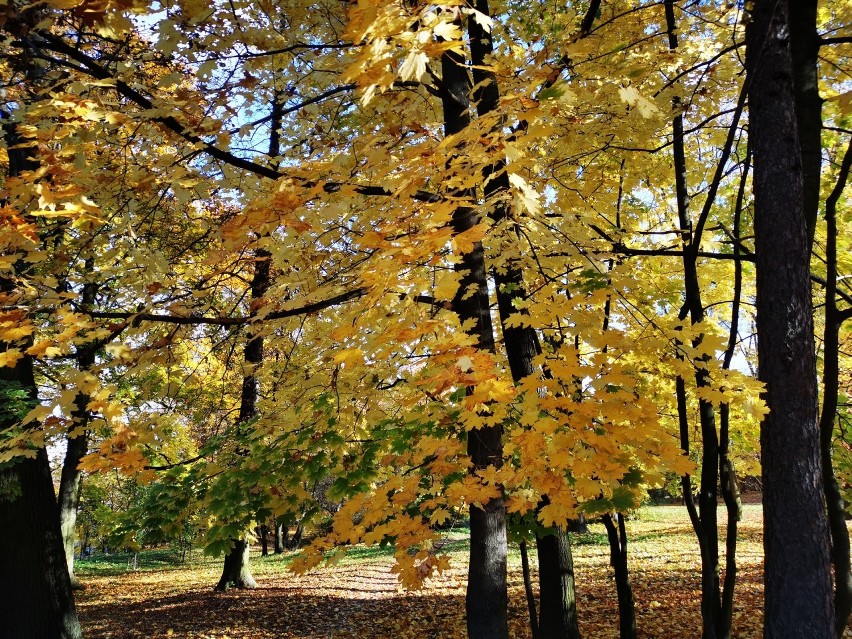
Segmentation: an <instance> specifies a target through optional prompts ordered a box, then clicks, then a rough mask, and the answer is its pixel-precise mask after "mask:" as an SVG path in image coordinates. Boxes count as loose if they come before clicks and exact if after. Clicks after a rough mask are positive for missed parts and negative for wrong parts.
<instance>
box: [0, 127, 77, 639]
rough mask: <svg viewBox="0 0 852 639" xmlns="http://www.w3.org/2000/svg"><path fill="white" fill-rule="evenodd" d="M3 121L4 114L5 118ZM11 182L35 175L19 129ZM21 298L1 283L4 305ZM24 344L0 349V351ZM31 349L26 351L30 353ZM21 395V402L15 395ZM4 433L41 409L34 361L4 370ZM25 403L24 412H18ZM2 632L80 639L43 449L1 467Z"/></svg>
mask: <svg viewBox="0 0 852 639" xmlns="http://www.w3.org/2000/svg"><path fill="white" fill-rule="evenodd" d="M0 115H2V116H3V118H5V117H6V116H7V114H6V113H4V112H0ZM3 135H4V138H5V141H6V148H7V149H8V155H9V175H10V176H11V177H15V176H17V175H18V174H19V173H20V172H21V171H27V170H33V169H35V168H36V163H35V161H34V160H33V159H32V158H30V157H29V156H28V154H27V152H26V150H25V149H22V148H14V147H15V146H16V145H18V144H19V143H20V142H21V140H20V139H19V137H18V135H17V131H16V130H15V127H14V125H12V124H6V123H5V122H4V124H3ZM14 295H15V287H14V283H13V282H12V281H11V280H10V279H6V278H0V306H2V307H5V306H7V305H8V304H9V299H8V298H9V296H14ZM20 346H21V345H20V344H15V345H11V344H7V343H0V351H6V350H7V349H9V348H12V347H20ZM25 348H26V347H24V350H25ZM10 393H11V394H13V395H14V394H18V393H20V394H23V395H24V397H19V398H17V399H15V398H13V397H10V395H9V394H10ZM0 394H2V398H0V432H3V431H6V430H8V429H11V428H14V427H15V426H16V424H17V423H18V422H19V420H20V419H21V418H22V417H23V416H24V414H25V413H26V412H27V410H28V409H30V408H32V407H33V406H35V405H36V404H37V402H38V391H37V389H36V384H35V377H34V374H33V362H32V359H31V358H30V357H29V356H24V357H22V358H21V359H20V360H18V363H17V364H16V365H15V366H14V367H3V368H0ZM19 402H20V405H16V404H18V403H19ZM0 522H2V525H0V620H2V621H0V628H2V630H0V632H2V633H5V636H8V637H15V639H79V637H81V636H82V632H81V630H80V623H79V621H78V619H77V611H76V609H75V607H74V598H73V595H72V592H71V581H70V579H69V577H68V568H67V564H66V562H65V554H64V551H63V544H62V534H61V532H60V530H59V513H58V508H57V504H56V495H55V493H54V490H53V479H52V477H51V474H50V464H49V462H48V459H47V452H46V451H45V449H44V448H39V449H38V450H37V451H36V455H35V457H32V458H24V457H19V458H16V459H14V460H13V461H11V462H7V463H6V464H3V465H2V466H0Z"/></svg>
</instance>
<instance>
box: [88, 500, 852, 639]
mask: <svg viewBox="0 0 852 639" xmlns="http://www.w3.org/2000/svg"><path fill="white" fill-rule="evenodd" d="M722 514H723V511H721V510H720V515H722ZM743 515H744V516H743V521H742V522H741V523H740V535H739V537H740V539H739V547H738V553H737V555H738V564H739V566H738V573H739V578H738V582H737V588H736V599H735V611H734V617H735V621H734V636H735V637H739V638H744V639H758V638H759V637H761V628H762V622H763V618H762V593H763V586H762V583H761V579H762V575H761V562H762V557H763V553H762V549H761V545H760V544H761V510H760V506H758V505H746V506H745V507H744V513H743ZM590 528H591V534H590V535H588V536H574V537H573V539H574V558H575V572H576V580H577V599H578V612H579V617H580V630H581V632H582V635H583V637H585V638H587V639H616V638H617V637H618V616H617V615H618V612H617V610H618V609H617V600H616V594H615V586H614V583H613V580H612V571H611V569H610V567H609V548H608V547H607V546H606V545H603V544H602V543H601V539H604V538H605V532H604V528H603V526H602V525H601V524H592V525H591V527H590ZM627 531H628V544H629V545H628V550H629V558H630V568H631V579H632V584H633V589H634V595H635V598H636V610H637V627H638V630H639V636H640V637H643V638H645V639H693V638H694V637H696V636H699V635H700V614H699V607H698V606H699V604H698V602H699V596H700V590H699V589H700V573H699V565H698V563H697V562H698V548H697V543H696V541H695V537H694V536H693V533H692V529H691V527H690V525H689V521H688V519H687V516H686V512H685V510H684V508H683V507H682V506H658V507H654V508H645V509H642V510H641V511H640V512H639V513H638V514H637V515H636V516H634V517H632V518H631V519H630V520H629V521H628V522H627ZM723 535H724V530H723V531H721V532H720V540H722V543H720V546H722V547H724V537H723ZM448 541H449V542H450V543H448V544H447V546H446V550H448V551H449V552H450V554H451V556H452V569H451V570H450V571H448V572H445V573H444V575H442V576H441V577H440V578H438V579H435V580H433V581H431V582H430V583H429V584H428V585H427V587H426V588H425V589H424V590H422V591H419V592H404V591H402V590H401V589H400V588H399V587H398V585H397V580H396V576H395V575H394V574H392V573H391V572H390V568H391V566H392V564H393V559H392V557H391V556H389V554H388V553H386V552H383V551H381V550H378V549H377V550H372V549H356V550H355V551H354V553H353V554H354V556H353V557H348V558H346V559H344V560H343V561H342V562H341V563H340V564H338V565H337V566H334V567H328V568H322V569H319V570H316V571H314V572H312V573H310V574H308V575H305V576H295V575H291V574H289V573H288V572H287V571H286V567H285V564H286V563H287V561H288V557H287V556H272V557H266V558H259V557H255V558H254V560H253V572H254V575H255V577H256V578H257V581H258V583H259V584H260V588H258V589H257V590H254V591H230V592H227V593H214V592H213V590H212V586H213V584H215V583H216V581H217V579H218V576H219V570H220V564H219V561H215V560H211V559H209V558H204V559H203V560H202V559H199V561H197V562H195V561H194V562H193V564H192V566H185V567H177V568H172V569H161V570H150V571H140V572H136V573H129V574H123V575H116V576H95V575H92V574H87V573H86V572H85V571H81V575H82V576H83V578H84V581H85V582H86V584H87V585H88V588H87V590H85V591H84V592H83V593H81V594H80V595H79V596H78V607H79V611H80V616H81V619H82V621H83V625H84V629H85V634H86V637H88V638H89V639H105V638H108V637H109V638H113V639H123V638H128V639H130V638H137V637H139V638H143V637H144V638H148V637H152V638H157V637H179V638H187V639H189V638H193V639H227V638H230V639H237V638H248V637H251V638H257V639H267V638H268V639H272V638H273V637H275V638H276V639H280V638H284V639H320V638H323V639H330V638H334V639H345V638H357V637H363V638H365V639H396V638H405V637H418V638H428V639H455V638H461V637H464V636H465V622H464V593H465V588H464V584H465V573H466V548H465V545H464V544H463V543H462V540H461V539H460V538H459V536H458V534H454V535H453V537H452V538H451V539H449V540H448ZM531 563H532V564H533V572H534V577H535V576H536V575H535V573H536V572H537V571H536V569H535V565H534V564H535V557H534V556H532V557H531ZM722 564H723V565H724V556H723V557H722ZM509 586H510V610H509V613H510V624H511V630H510V636H511V637H513V638H515V639H528V638H529V637H530V636H531V635H530V633H529V629H528V618H527V609H526V600H525V598H524V591H523V580H522V576H521V568H520V558H519V555H518V552H517V549H516V548H515V549H512V552H511V553H510V574H509ZM847 636H850V637H852V632H850V631H847Z"/></svg>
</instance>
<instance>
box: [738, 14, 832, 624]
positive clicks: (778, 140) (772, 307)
mask: <svg viewBox="0 0 852 639" xmlns="http://www.w3.org/2000/svg"><path fill="white" fill-rule="evenodd" d="M789 8H790V2H789V1H788V0H772V1H769V0H757V1H756V2H755V3H754V10H753V13H752V22H751V23H750V25H749V28H748V33H747V57H746V62H747V72H748V75H747V81H748V82H749V109H750V121H749V127H750V136H751V145H752V151H753V154H754V234H755V257H756V261H755V263H756V271H757V300H756V306H757V332H758V366H759V372H760V379H761V380H762V381H763V382H764V383H765V384H766V400H767V404H768V406H769V409H770V413H769V415H768V416H767V417H766V419H765V420H764V422H763V425H762V427H761V461H762V466H763V512H764V549H765V569H764V583H765V599H766V604H765V620H766V621H765V629H764V636H765V637H766V638H767V639H786V638H788V637H789V638H794V637H795V638H802V639H804V638H805V637H807V638H808V639H828V638H829V637H833V636H834V634H835V628H834V606H833V599H832V592H831V573H830V562H829V548H828V546H829V544H828V526H827V521H826V513H825V505H824V502H823V481H822V468H821V461H820V440H819V426H818V415H817V412H818V411H817V401H818V392H817V379H816V362H815V356H814V339H813V318H812V312H811V299H810V278H809V276H810V270H809V262H810V259H809V258H810V250H809V242H808V228H807V220H806V215H805V213H806V211H805V194H804V187H803V179H802V174H803V168H802V154H801V148H800V145H799V135H798V124H797V118H796V108H795V90H794V81H793V60H792V55H791V50H790V28H791V25H790V10H789Z"/></svg>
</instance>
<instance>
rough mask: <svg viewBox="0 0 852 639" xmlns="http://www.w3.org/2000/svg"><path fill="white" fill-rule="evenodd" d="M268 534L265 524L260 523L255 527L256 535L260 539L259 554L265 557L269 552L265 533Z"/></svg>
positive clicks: (267, 527)
mask: <svg viewBox="0 0 852 639" xmlns="http://www.w3.org/2000/svg"><path fill="white" fill-rule="evenodd" d="M268 534H269V526H267V525H266V524H261V525H260V526H258V527H257V536H258V538H259V539H260V556H261V557H266V556H267V555H268V554H269V541H268V540H267V538H266V537H267V535H268Z"/></svg>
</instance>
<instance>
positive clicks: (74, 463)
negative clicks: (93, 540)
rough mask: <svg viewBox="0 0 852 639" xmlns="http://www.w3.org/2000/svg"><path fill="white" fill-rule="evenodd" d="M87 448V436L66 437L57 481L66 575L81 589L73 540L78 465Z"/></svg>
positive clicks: (80, 477)
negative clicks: (63, 455)
mask: <svg viewBox="0 0 852 639" xmlns="http://www.w3.org/2000/svg"><path fill="white" fill-rule="evenodd" d="M88 450H89V442H88V437H87V436H86V435H78V436H77V437H70V438H69V439H68V443H67V448H66V450H65V459H64V461H63V462H62V476H61V479H60V482H59V496H58V497H59V529H60V530H61V531H62V542H63V546H64V548H65V562H66V564H67V565H68V577H69V578H70V579H71V587H72V588H74V589H75V590H78V589H82V588H83V584H82V583H80V581H79V580H78V579H77V577H76V576H75V575H74V541H75V538H76V532H75V531H76V528H77V508H78V506H79V504H80V489H81V488H82V472H81V471H80V470H79V468H78V466H79V464H80V460H81V459H83V457H84V456H85V455H86V453H87V452H88Z"/></svg>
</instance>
